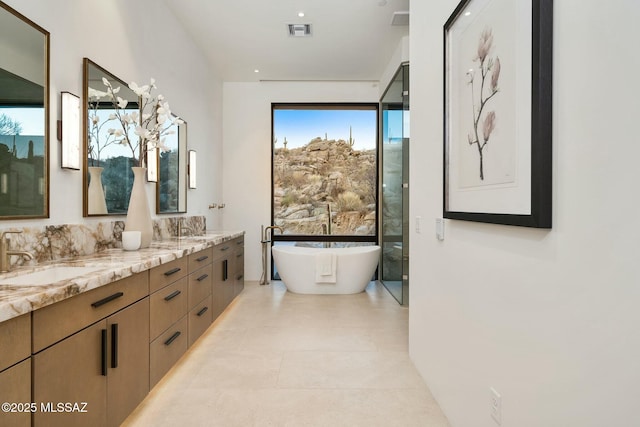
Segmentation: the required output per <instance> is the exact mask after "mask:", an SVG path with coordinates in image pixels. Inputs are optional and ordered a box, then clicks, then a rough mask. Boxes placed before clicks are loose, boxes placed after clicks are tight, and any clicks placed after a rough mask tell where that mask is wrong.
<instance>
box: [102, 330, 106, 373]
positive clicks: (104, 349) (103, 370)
mask: <svg viewBox="0 0 640 427" xmlns="http://www.w3.org/2000/svg"><path fill="white" fill-rule="evenodd" d="M100 332H101V333H102V336H101V339H100V342H101V344H102V351H101V352H100V353H101V356H102V360H101V361H100V373H101V374H102V376H105V377H106V376H107V330H106V329H102V330H101V331H100Z"/></svg>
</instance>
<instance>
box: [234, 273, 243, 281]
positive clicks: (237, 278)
mask: <svg viewBox="0 0 640 427" xmlns="http://www.w3.org/2000/svg"><path fill="white" fill-rule="evenodd" d="M243 278H244V274H241V275H239V276H238V277H236V280H242V279H243Z"/></svg>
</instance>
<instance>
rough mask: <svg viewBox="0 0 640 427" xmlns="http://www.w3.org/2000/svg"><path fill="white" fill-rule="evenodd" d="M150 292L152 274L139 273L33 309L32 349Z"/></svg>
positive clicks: (55, 339) (42, 345) (105, 315)
mask: <svg viewBox="0 0 640 427" xmlns="http://www.w3.org/2000/svg"><path fill="white" fill-rule="evenodd" d="M147 295H149V276H148V275H147V274H146V273H139V274H136V275H133V276H130V277H127V278H126V279H122V280H118V281H117V282H113V283H110V284H108V285H105V286H101V287H99V288H97V289H94V290H91V291H89V292H85V293H83V294H79V295H76V296H74V297H72V298H69V299H66V300H64V301H61V302H58V303H56V304H52V305H49V306H46V307H43V308H40V309H38V310H36V311H34V312H33V352H34V353H37V352H38V351H40V350H42V349H43V348H45V347H48V346H49V345H51V344H53V343H55V342H57V341H60V340H61V339H63V338H65V337H67V336H69V335H71V334H73V333H75V332H76V331H79V330H80V329H82V328H84V327H86V326H88V325H90V324H92V323H94V322H97V321H98V320H100V319H104V318H105V317H107V316H109V315H110V314H112V313H115V312H116V311H118V310H120V309H122V308H124V307H126V306H128V305H130V304H132V303H134V302H136V301H138V300H140V299H142V298H144V297H146V296H147Z"/></svg>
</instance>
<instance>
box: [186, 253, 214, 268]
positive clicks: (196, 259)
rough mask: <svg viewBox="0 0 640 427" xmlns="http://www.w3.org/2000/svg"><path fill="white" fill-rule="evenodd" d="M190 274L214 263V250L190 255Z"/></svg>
mask: <svg viewBox="0 0 640 427" xmlns="http://www.w3.org/2000/svg"><path fill="white" fill-rule="evenodd" d="M188 259H189V272H190V273H191V272H192V271H196V270H197V269H199V268H201V267H204V266H205V265H207V264H211V261H213V248H207V249H203V250H201V251H199V252H196V253H193V254H191V255H189V258H188Z"/></svg>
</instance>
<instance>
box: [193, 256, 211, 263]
mask: <svg viewBox="0 0 640 427" xmlns="http://www.w3.org/2000/svg"><path fill="white" fill-rule="evenodd" d="M208 258H209V255H204V256H201V257H199V258H196V261H198V262H201V261H204V260H205V259H208Z"/></svg>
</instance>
